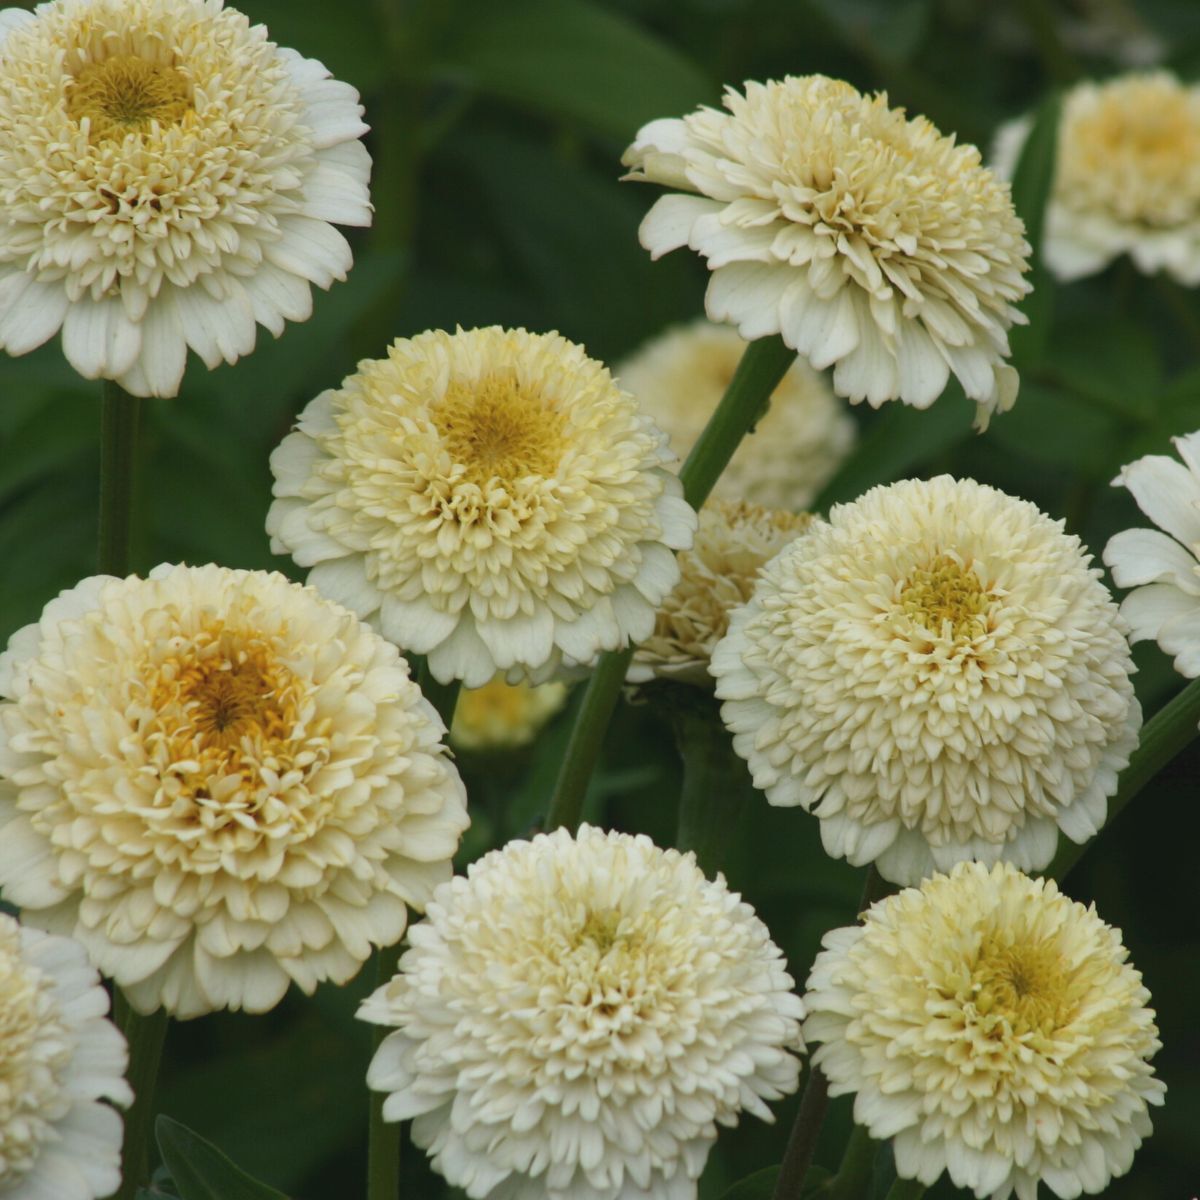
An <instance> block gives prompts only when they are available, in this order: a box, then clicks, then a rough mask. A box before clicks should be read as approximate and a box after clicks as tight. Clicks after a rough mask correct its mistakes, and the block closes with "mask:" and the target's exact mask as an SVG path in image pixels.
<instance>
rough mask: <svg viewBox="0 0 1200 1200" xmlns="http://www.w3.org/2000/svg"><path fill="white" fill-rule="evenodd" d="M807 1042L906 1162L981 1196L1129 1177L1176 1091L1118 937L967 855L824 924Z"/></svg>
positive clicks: (919, 1175)
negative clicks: (847, 924) (848, 918)
mask: <svg viewBox="0 0 1200 1200" xmlns="http://www.w3.org/2000/svg"><path fill="white" fill-rule="evenodd" d="M822 944H823V946H824V949H823V950H822V951H821V953H820V954H818V955H817V959H816V962H815V963H814V964H813V969H812V973H811V974H810V975H809V978H808V991H807V993H806V994H805V1004H806V1005H807V1007H808V1010H809V1016H808V1019H807V1021H806V1022H805V1025H804V1032H805V1036H806V1037H808V1038H810V1039H811V1040H813V1041H817V1042H821V1043H822V1045H821V1046H819V1047H818V1048H817V1049H815V1050H814V1051H813V1056H812V1058H813V1064H814V1066H815V1067H817V1068H819V1069H820V1070H821V1071H823V1072H824V1074H825V1075H826V1077H827V1078H828V1080H829V1092H830V1095H833V1096H838V1095H843V1094H845V1093H847V1092H853V1093H854V1096H855V1098H854V1119H855V1120H856V1121H857V1122H858V1123H859V1124H860V1125H864V1126H865V1127H866V1128H867V1130H868V1131H869V1132H870V1134H871V1136H872V1137H875V1138H880V1139H887V1138H890V1139H892V1147H893V1150H894V1153H895V1159H896V1170H897V1171H898V1173H899V1174H900V1176H901V1177H902V1178H904V1179H916V1180H919V1181H920V1182H921V1183H923V1184H925V1185H926V1186H928V1185H930V1184H932V1183H934V1182H935V1181H936V1180H937V1178H938V1176H940V1175H941V1174H942V1173H943V1172H946V1173H948V1174H949V1176H950V1178H951V1179H952V1180H953V1181H954V1183H955V1184H956V1185H957V1186H958V1187H960V1188H967V1189H969V1190H971V1191H972V1192H974V1194H975V1195H976V1196H977V1197H979V1200H984V1198H985V1197H988V1198H990V1200H1008V1197H1010V1196H1011V1195H1012V1194H1013V1193H1014V1192H1015V1193H1016V1195H1017V1197H1018V1200H1037V1194H1038V1183H1039V1181H1041V1182H1043V1183H1045V1184H1046V1186H1047V1187H1049V1189H1050V1190H1051V1191H1052V1192H1053V1193H1054V1194H1055V1195H1056V1196H1061V1197H1063V1198H1064V1200H1071V1198H1073V1197H1076V1196H1078V1195H1079V1194H1080V1193H1081V1192H1086V1193H1089V1194H1093V1193H1096V1192H1100V1191H1103V1190H1104V1188H1105V1187H1106V1186H1107V1185H1108V1183H1109V1181H1110V1180H1111V1179H1113V1178H1115V1177H1116V1176H1119V1175H1123V1174H1125V1172H1126V1171H1128V1170H1129V1167H1130V1165H1131V1164H1132V1162H1133V1156H1134V1152H1135V1151H1136V1150H1137V1148H1138V1147H1139V1146H1140V1145H1141V1144H1142V1139H1143V1138H1145V1137H1147V1136H1148V1135H1149V1133H1150V1115H1149V1111H1148V1106H1149V1105H1153V1104H1161V1103H1162V1099H1163V1093H1164V1092H1165V1090H1166V1089H1165V1088H1164V1087H1163V1085H1162V1083H1160V1082H1159V1081H1158V1080H1157V1079H1155V1078H1154V1074H1153V1069H1152V1067H1151V1066H1150V1062H1149V1060H1150V1059H1151V1058H1152V1057H1153V1056H1154V1054H1155V1052H1156V1051H1157V1050H1158V1049H1159V1046H1160V1043H1159V1041H1158V1030H1157V1029H1156V1028H1155V1025H1154V1012H1153V1011H1152V1010H1151V1009H1150V1008H1148V1007H1147V1004H1148V1002H1149V1000H1150V994H1149V992H1147V990H1146V989H1145V987H1143V985H1142V977H1141V975H1139V974H1138V972H1137V971H1135V970H1134V968H1133V967H1132V966H1131V965H1130V964H1129V962H1128V961H1127V959H1128V951H1127V950H1126V949H1125V947H1124V946H1123V945H1122V944H1121V934H1120V931H1119V930H1116V929H1113V928H1111V927H1110V926H1108V925H1105V924H1104V922H1103V921H1101V920H1100V918H1099V917H1098V916H1097V915H1096V911H1095V909H1094V908H1085V907H1084V906H1083V905H1082V904H1077V903H1075V902H1074V901H1073V900H1071V899H1069V898H1068V897H1067V896H1064V895H1062V893H1060V892H1059V891H1058V888H1057V887H1056V886H1055V884H1054V883H1053V882H1052V881H1047V880H1040V879H1030V878H1028V877H1027V876H1025V875H1022V874H1021V873H1020V872H1019V871H1017V870H1016V869H1015V868H1014V867H1012V866H1011V865H1009V864H1004V863H1002V864H997V865H996V866H994V867H993V868H991V870H988V869H987V868H986V867H984V866H983V865H982V864H980V863H962V864H960V865H959V866H957V867H956V868H955V869H954V870H953V872H951V874H950V875H949V876H945V875H937V876H934V877H933V878H932V879H929V880H927V881H926V882H925V883H923V884H922V885H921V887H920V889H919V890H918V889H916V888H910V889H908V890H907V891H903V892H901V893H900V894H899V895H897V896H891V897H889V898H888V899H886V900H882V901H880V902H879V903H878V904H876V905H875V906H874V907H873V908H871V909H870V911H869V912H868V913H867V914H866V918H865V922H864V924H862V925H859V926H856V927H854V928H850V929H835V930H833V931H832V932H831V933H827V934H826V935H825V939H824V941H823V943H822Z"/></svg>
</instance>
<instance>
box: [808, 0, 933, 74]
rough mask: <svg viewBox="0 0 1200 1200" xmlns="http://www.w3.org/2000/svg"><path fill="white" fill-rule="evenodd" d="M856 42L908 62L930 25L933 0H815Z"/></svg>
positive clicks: (883, 55)
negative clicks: (931, 1) (931, 0)
mask: <svg viewBox="0 0 1200 1200" xmlns="http://www.w3.org/2000/svg"><path fill="white" fill-rule="evenodd" d="M813 4H814V5H815V7H817V8H818V9H820V10H821V12H822V13H823V14H824V15H825V17H826V19H827V20H828V21H829V22H830V23H831V24H832V25H833V26H834V27H835V28H836V29H838V31H839V32H840V33H841V34H842V36H843V37H844V38H846V39H847V40H848V41H849V42H850V43H851V44H852V45H858V46H862V45H867V46H870V47H871V48H872V49H873V50H874V52H875V53H877V54H878V55H879V56H880V57H881V58H883V59H885V60H887V61H889V62H908V60H909V59H911V58H912V56H913V55H914V54H915V53H916V52H917V50H918V49H919V48H920V46H921V43H922V41H924V38H925V32H926V30H927V29H928V28H929V18H930V16H931V13H932V9H933V5H932V4H931V3H930V0H813Z"/></svg>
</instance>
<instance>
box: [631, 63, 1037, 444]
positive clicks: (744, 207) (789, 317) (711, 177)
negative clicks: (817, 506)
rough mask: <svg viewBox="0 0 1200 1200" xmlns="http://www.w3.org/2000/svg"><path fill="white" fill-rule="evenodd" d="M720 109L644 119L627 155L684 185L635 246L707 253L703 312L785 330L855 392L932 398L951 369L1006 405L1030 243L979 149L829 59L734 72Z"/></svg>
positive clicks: (751, 331) (984, 400) (987, 405)
mask: <svg viewBox="0 0 1200 1200" xmlns="http://www.w3.org/2000/svg"><path fill="white" fill-rule="evenodd" d="M725 108H726V109H727V110H728V111H726V112H721V111H719V110H716V109H711V108H702V109H700V110H699V111H698V112H695V113H691V114H689V115H688V116H686V117H683V118H681V119H678V120H676V119H662V120H657V121H652V122H650V124H649V125H646V126H645V127H644V128H643V129H641V130H640V131H639V133H638V135H637V138H636V139H635V141H634V143H633V145H632V146H630V148H629V149H628V150H627V151H626V153H625V158H624V160H623V161H624V162H625V164H626V165H627V166H628V167H630V168H631V170H630V175H629V178H632V179H644V180H646V181H648V182H650V183H660V184H664V185H665V186H666V187H668V188H672V189H675V190H674V191H672V193H671V194H669V195H666V196H663V197H661V198H660V199H659V200H658V201H657V202H656V203H655V205H654V207H653V208H651V210H650V212H649V213H648V214H647V216H646V219H645V220H644V221H643V222H642V228H641V240H642V245H643V246H645V247H646V249H647V250H649V251H650V252H651V254H652V255H653V256H654V257H656V258H657V257H658V256H659V255H662V254H666V253H667V252H668V251H670V250H675V249H677V248H678V247H680V246H684V245H687V246H689V247H690V248H691V249H693V250H695V251H697V252H698V253H699V254H701V255H702V256H703V257H704V258H705V259H706V260H707V262H708V266H709V269H710V270H711V271H712V277H711V279H710V280H709V284H708V293H707V301H706V306H707V309H708V315H709V316H710V317H711V318H712V319H713V320H714V321H729V322H732V323H733V324H735V325H736V326H737V327H738V329H739V330H740V331H741V334H742V336H743V337H744V338H747V339H754V338H760V337H764V336H766V335H768V334H776V333H777V334H780V335H781V336H782V338H783V340H784V341H785V342H786V343H787V345H789V346H791V347H792V348H793V349H795V350H796V351H798V352H799V353H800V354H802V355H803V356H804V357H805V358H806V359H808V361H809V362H810V363H811V364H812V365H813V366H814V367H816V368H818V369H820V368H824V367H829V366H833V367H834V373H833V386H834V389H835V390H836V391H837V392H838V393H839V394H840V395H843V396H847V397H849V399H850V400H852V401H855V402H858V401H861V400H866V401H867V402H868V403H869V404H871V405H872V406H873V407H878V406H879V405H880V404H882V403H883V402H884V401H886V400H896V399H899V400H902V401H904V402H905V403H906V404H912V405H915V406H916V407H918V408H924V407H926V406H928V405H930V404H932V403H933V401H934V400H936V399H937V398H938V396H940V395H941V393H942V390H943V389H944V388H945V386H946V381H947V379H948V378H949V375H950V373H951V372H953V373H954V375H955V376H956V377H957V378H958V380H959V382H960V383H961V384H962V386H963V390H964V391H965V392H966V394H967V395H968V396H969V397H971V399H972V400H974V401H975V402H976V405H977V412H978V421H977V423H978V424H979V425H980V426H981V427H982V426H983V425H986V423H987V419H988V417H989V416H990V414H991V413H992V412H994V411H996V410H1001V411H1002V410H1004V409H1006V408H1008V407H1010V406H1011V405H1012V403H1013V401H1014V399H1015V398H1016V393H1017V375H1016V372H1015V371H1014V370H1013V368H1012V367H1010V366H1008V365H1007V364H1006V363H1005V362H1004V359H1005V358H1006V357H1007V355H1008V352H1009V348H1008V329H1009V327H1010V326H1011V325H1013V323H1014V322H1018V323H1023V321H1024V317H1023V316H1022V315H1021V314H1020V313H1019V312H1018V311H1017V310H1016V309H1015V308H1014V307H1013V305H1014V303H1015V302H1016V301H1018V300H1020V299H1021V298H1022V297H1023V296H1024V295H1025V294H1026V292H1028V291H1029V285H1028V284H1027V283H1026V282H1025V280H1024V279H1023V278H1022V274H1023V272H1025V271H1026V270H1027V269H1028V261H1027V259H1028V255H1029V245H1028V243H1027V242H1026V241H1025V236H1024V226H1023V225H1022V223H1021V221H1020V219H1019V218H1018V217H1017V215H1016V213H1015V212H1014V210H1013V205H1012V197H1011V195H1010V193H1009V188H1008V185H1007V184H1006V183H1003V182H1001V181H1000V180H999V179H998V178H997V177H996V176H995V175H993V174H992V172H991V171H989V170H987V169H986V168H985V167H983V166H982V164H981V162H980V157H979V151H978V150H976V149H975V147H974V146H967V145H963V146H959V145H956V144H955V142H954V139H953V138H949V137H943V136H942V135H941V134H940V133H939V132H938V131H937V129H935V128H934V126H933V125H931V124H930V123H929V121H927V120H926V119H925V118H924V117H916V118H913V119H912V120H908V119H906V118H905V115H904V112H903V110H900V109H893V108H889V107H888V103H887V97H886V96H885V95H882V94H879V95H876V96H873V97H867V96H863V95H861V94H860V93H859V92H857V91H856V90H855V89H854V88H852V87H851V86H850V85H849V84H848V83H843V82H841V81H840V80H836V79H828V78H826V77H825V76H823V75H808V76H803V77H800V78H795V77H789V78H787V79H784V80H782V81H771V82H768V83H747V84H746V85H745V91H744V92H738V91H736V90H735V89H733V88H730V89H728V90H727V91H726V93H725ZM680 193H683V194H680Z"/></svg>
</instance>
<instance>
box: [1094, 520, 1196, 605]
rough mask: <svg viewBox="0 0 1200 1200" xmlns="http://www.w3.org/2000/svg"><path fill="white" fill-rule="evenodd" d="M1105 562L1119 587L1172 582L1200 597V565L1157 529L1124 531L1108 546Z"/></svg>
mask: <svg viewBox="0 0 1200 1200" xmlns="http://www.w3.org/2000/svg"><path fill="white" fill-rule="evenodd" d="M1104 562H1105V564H1106V565H1107V566H1108V567H1109V568H1110V569H1111V570H1112V576H1113V580H1114V581H1115V582H1116V584H1117V586H1118V587H1123V588H1128V587H1137V586H1138V585H1140V584H1145V583H1160V582H1161V583H1170V584H1174V586H1175V587H1177V588H1179V589H1181V590H1182V591H1185V592H1188V593H1189V594H1191V595H1193V596H1197V597H1200V564H1198V563H1197V561H1196V559H1195V558H1193V557H1192V556H1191V555H1190V554H1189V553H1188V552H1187V551H1186V550H1185V549H1184V548H1183V547H1182V546H1181V545H1180V544H1179V543H1178V542H1177V541H1175V540H1174V539H1173V538H1169V537H1167V535H1166V534H1165V533H1160V532H1159V531H1158V530H1157V529H1123V530H1122V531H1121V532H1120V533H1118V534H1116V535H1114V536H1113V538H1112V539H1111V540H1110V541H1109V543H1108V545H1107V546H1106V547H1105V549H1104Z"/></svg>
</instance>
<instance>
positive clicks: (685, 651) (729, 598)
mask: <svg viewBox="0 0 1200 1200" xmlns="http://www.w3.org/2000/svg"><path fill="white" fill-rule="evenodd" d="M812 519H813V518H812V517H811V516H810V515H809V514H808V513H790V512H781V511H772V510H771V509H769V508H760V507H759V506H758V505H756V504H746V503H745V502H734V501H723V500H710V501H709V502H708V504H707V505H706V506H705V507H704V508H702V509H701V510H700V529H699V532H698V533H697V534H696V543H695V545H694V546H693V547H692V548H691V549H690V550H684V551H681V552H680V554H679V571H680V579H679V582H678V583H677V584H676V585H675V590H674V591H672V592H671V594H670V595H669V596H668V597H667V598H666V600H664V601H663V604H662V607H661V608H660V609H659V610H658V616H657V618H656V619H655V623H654V633H653V634H652V635H651V636H650V637H649V638H647V639H646V641H644V642H643V643H642V644H641V645H640V646H639V647H638V649H637V653H636V654H635V655H634V658H633V663H632V665H631V666H630V669H629V678H630V680H631V681H633V682H634V683H644V682H646V681H647V680H649V679H652V678H653V677H654V676H656V675H657V676H661V677H663V678H666V679H679V680H682V681H685V682H687V683H696V684H700V685H701V686H704V687H711V686H712V676H711V675H710V674H709V671H708V664H709V661H710V660H711V659H712V653H713V649H714V648H715V647H716V644H717V643H718V642H719V641H720V640H721V638H723V637H724V636H725V631H726V629H728V627H729V614H730V613H731V612H733V610H734V609H735V608H738V607H740V606H741V605H743V604H745V603H746V601H747V600H749V599H750V597H751V595H753V593H754V584H755V581H756V580H757V579H758V574H759V571H760V569H761V568H762V567H763V565H764V564H765V563H767V562H769V561H770V560H771V559H772V558H774V557H775V555H776V554H777V553H778V552H779V551H780V550H781V549H783V547H784V546H786V545H787V544H788V542H790V541H791V540H792V539H793V538H794V537H797V536H798V535H799V534H801V533H802V532H803V531H804V530H805V529H807V528H808V526H809V524H810V522H811V521H812Z"/></svg>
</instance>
